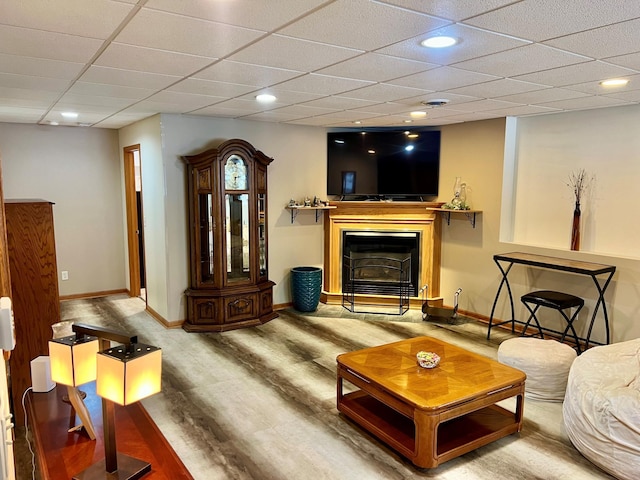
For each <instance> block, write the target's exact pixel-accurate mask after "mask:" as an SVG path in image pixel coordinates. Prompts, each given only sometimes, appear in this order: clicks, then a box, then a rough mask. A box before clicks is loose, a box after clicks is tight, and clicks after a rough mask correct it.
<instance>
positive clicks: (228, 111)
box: [189, 104, 255, 118]
mask: <svg viewBox="0 0 640 480" xmlns="http://www.w3.org/2000/svg"><path fill="white" fill-rule="evenodd" d="M254 112H255V110H254ZM247 113H249V112H247V111H246V110H242V109H238V108H226V107H221V106H220V104H216V105H211V106H209V107H204V108H200V109H198V110H192V111H191V112H189V115H200V116H206V117H234V118H235V117H241V116H243V115H247Z"/></svg>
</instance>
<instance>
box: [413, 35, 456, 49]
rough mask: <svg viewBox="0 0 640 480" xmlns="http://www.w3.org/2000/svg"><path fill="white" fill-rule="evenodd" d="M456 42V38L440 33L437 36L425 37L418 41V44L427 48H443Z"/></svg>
mask: <svg viewBox="0 0 640 480" xmlns="http://www.w3.org/2000/svg"><path fill="white" fill-rule="evenodd" d="M456 43H458V40H456V39H455V38H453V37H447V36H444V35H440V36H438V37H431V38H427V39H426V40H423V41H422V42H420V45H422V46H423V47H429V48H445V47H451V46H452V45H455V44H456Z"/></svg>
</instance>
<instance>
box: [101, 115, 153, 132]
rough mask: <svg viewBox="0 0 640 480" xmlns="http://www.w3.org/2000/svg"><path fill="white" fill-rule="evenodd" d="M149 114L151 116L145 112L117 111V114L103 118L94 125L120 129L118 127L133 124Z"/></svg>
mask: <svg viewBox="0 0 640 480" xmlns="http://www.w3.org/2000/svg"><path fill="white" fill-rule="evenodd" d="M149 116H150V115H149V114H143V113H137V114H136V113H117V114H115V115H112V116H110V117H107V118H105V119H104V120H101V121H100V122H98V123H97V124H96V125H94V126H96V127H100V128H114V129H118V128H122V127H126V126H127V125H131V124H132V123H135V122H138V121H140V120H144V119H145V118H147V117H149Z"/></svg>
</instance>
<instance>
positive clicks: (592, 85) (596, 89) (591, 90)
mask: <svg viewBox="0 0 640 480" xmlns="http://www.w3.org/2000/svg"><path fill="white" fill-rule="evenodd" d="M617 78H618V77H617ZM619 78H625V79H627V80H629V83H627V84H626V85H619V86H611V87H604V86H602V85H600V82H585V83H577V84H573V85H567V86H565V87H564V88H566V89H567V90H576V91H578V92H583V93H588V94H590V95H609V94H615V93H625V92H629V91H632V90H638V89H640V74H637V75H624V76H621V77H619Z"/></svg>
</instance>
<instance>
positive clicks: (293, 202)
mask: <svg viewBox="0 0 640 480" xmlns="http://www.w3.org/2000/svg"><path fill="white" fill-rule="evenodd" d="M289 206H290V207H295V206H296V201H295V200H294V199H293V198H292V199H291V200H289Z"/></svg>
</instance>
